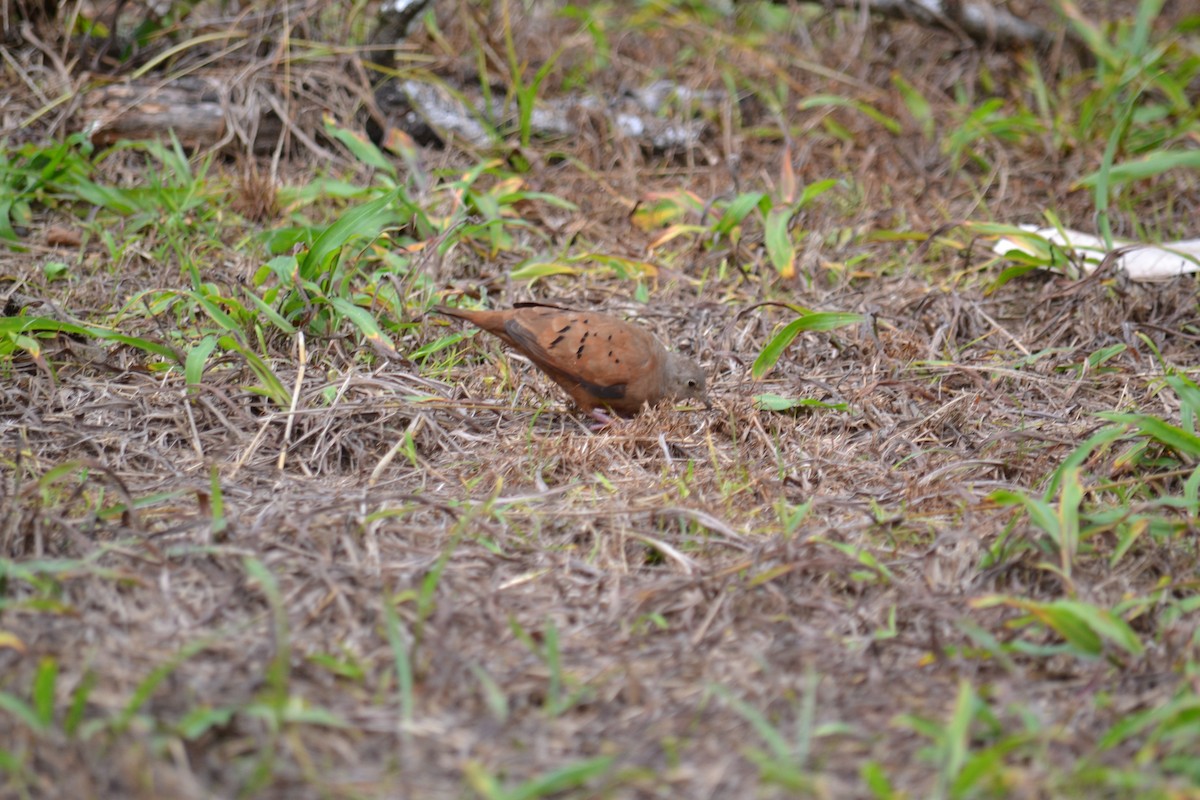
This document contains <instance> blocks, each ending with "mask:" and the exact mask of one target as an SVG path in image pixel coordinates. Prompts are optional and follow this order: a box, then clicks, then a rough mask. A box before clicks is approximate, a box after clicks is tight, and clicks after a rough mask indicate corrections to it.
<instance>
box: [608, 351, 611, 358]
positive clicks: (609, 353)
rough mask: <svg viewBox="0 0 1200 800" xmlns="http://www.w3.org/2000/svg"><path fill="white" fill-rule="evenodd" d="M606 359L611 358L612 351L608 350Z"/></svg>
mask: <svg viewBox="0 0 1200 800" xmlns="http://www.w3.org/2000/svg"><path fill="white" fill-rule="evenodd" d="M608 357H609V358H612V350H609V351H608Z"/></svg>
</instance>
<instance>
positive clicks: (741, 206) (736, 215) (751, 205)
mask: <svg viewBox="0 0 1200 800" xmlns="http://www.w3.org/2000/svg"><path fill="white" fill-rule="evenodd" d="M766 199H767V195H766V194H765V193H763V192H746V193H744V194H739V195H738V196H737V197H735V198H733V200H731V201H730V202H729V205H728V206H726V207H725V213H723V214H722V215H721V218H720V219H719V220H717V224H716V225H713V227H712V231H713V233H715V234H717V235H719V236H728V235H729V234H730V232H731V231H732V230H733V229H734V228H736V227H737V226H738V225H741V224H742V221H743V220H745V219H746V217H747V216H749V215H750V212H752V211H754V209H756V208H758V206H759V204H760V203H762V202H763V201H764V200H766Z"/></svg>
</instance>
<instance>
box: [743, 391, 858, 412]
mask: <svg viewBox="0 0 1200 800" xmlns="http://www.w3.org/2000/svg"><path fill="white" fill-rule="evenodd" d="M754 407H755V408H756V409H758V410H759V411H790V410H791V409H793V408H818V409H829V410H831V411H846V410H848V409H849V408H850V406H849V404H848V403H826V402H824V401H823V400H817V399H815V398H812V397H783V396H781V395H777V394H770V393H768V394H756V395H754Z"/></svg>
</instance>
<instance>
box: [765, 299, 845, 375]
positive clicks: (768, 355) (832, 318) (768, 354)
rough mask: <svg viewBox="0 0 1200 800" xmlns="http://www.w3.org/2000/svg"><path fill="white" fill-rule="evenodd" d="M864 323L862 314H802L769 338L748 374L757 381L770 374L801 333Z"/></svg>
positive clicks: (832, 312)
mask: <svg viewBox="0 0 1200 800" xmlns="http://www.w3.org/2000/svg"><path fill="white" fill-rule="evenodd" d="M865 321H866V317H864V316H863V315H862V314H851V313H847V312H842V311H814V312H812V313H809V314H804V315H803V316H801V317H799V318H797V319H794V320H792V321H791V322H789V323H788V324H787V325H785V326H784V327H783V328H782V329H781V330H780V331H779V333H777V334H775V335H774V336H773V337H771V340H770V341H769V342H767V344H766V346H765V347H763V349H762V352H761V353H759V354H758V358H756V359H754V364H753V366H752V367H751V368H750V374H751V375H753V376H754V378H755V379H758V378H761V377H763V376H764V375H766V374H767V373H768V372H770V371H771V368H772V367H774V366H775V364H776V363H778V361H779V358H780V356H782V355H783V352H784V351H785V350H786V349H787V347H788V345H790V344H791V343H792V341H793V340H794V339H795V338H796V337H797V336H799V335H800V333H801V332H802V331H829V330H833V329H835V328H844V327H846V326H848V325H858V324H861V323H862V322H865Z"/></svg>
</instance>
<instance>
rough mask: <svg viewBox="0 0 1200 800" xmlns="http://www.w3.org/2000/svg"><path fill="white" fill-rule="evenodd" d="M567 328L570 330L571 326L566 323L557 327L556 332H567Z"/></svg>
mask: <svg viewBox="0 0 1200 800" xmlns="http://www.w3.org/2000/svg"><path fill="white" fill-rule="evenodd" d="M569 330H571V326H570V325H569V324H568V325H566V326H564V327H562V328H559V329H558V332H559V333H566V332H567V331H569Z"/></svg>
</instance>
